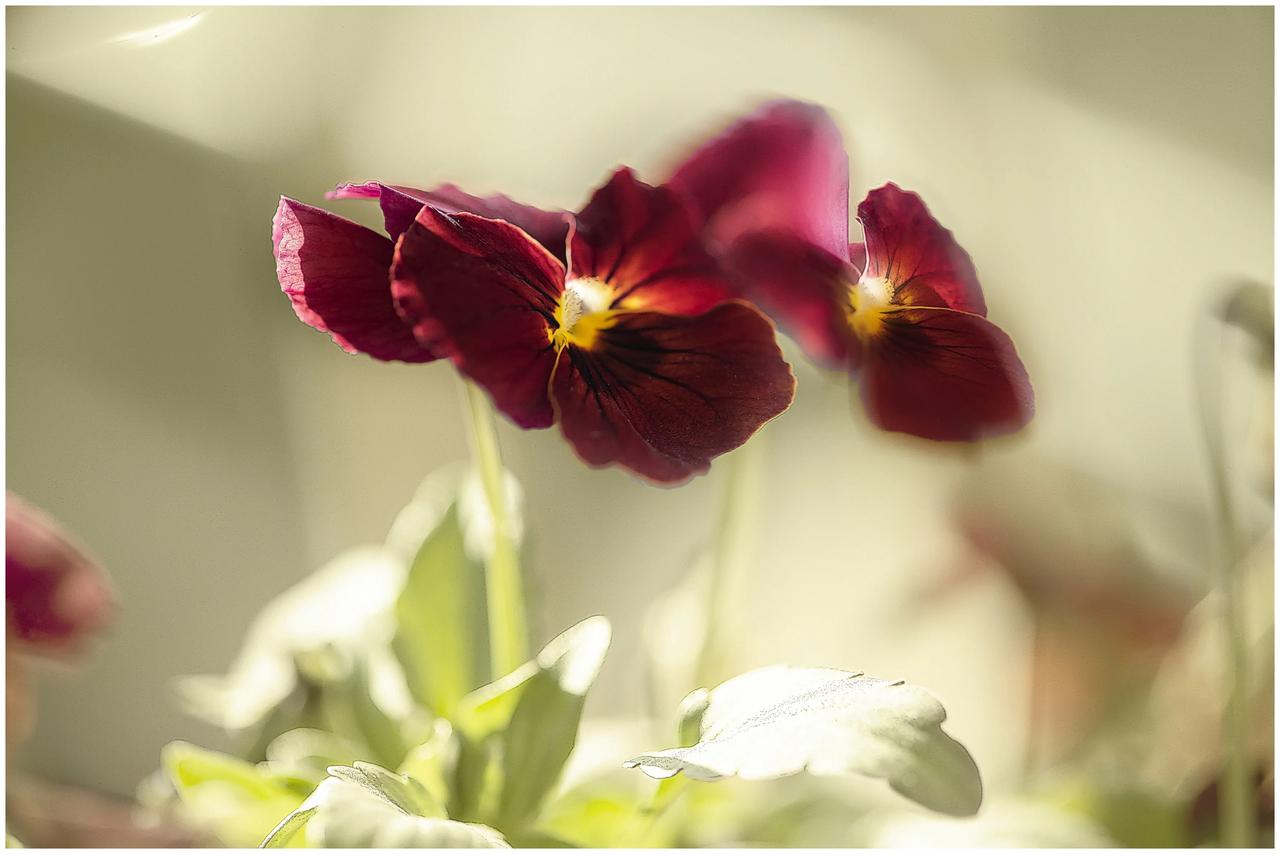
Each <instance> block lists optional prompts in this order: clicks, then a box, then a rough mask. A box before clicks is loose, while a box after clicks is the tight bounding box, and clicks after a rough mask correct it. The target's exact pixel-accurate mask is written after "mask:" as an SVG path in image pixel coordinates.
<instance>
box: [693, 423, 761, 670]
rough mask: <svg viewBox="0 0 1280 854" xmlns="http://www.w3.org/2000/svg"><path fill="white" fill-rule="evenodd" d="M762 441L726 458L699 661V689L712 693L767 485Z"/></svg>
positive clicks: (729, 633)
mask: <svg viewBox="0 0 1280 854" xmlns="http://www.w3.org/2000/svg"><path fill="white" fill-rule="evenodd" d="M763 442H764V437H763V436H762V435H760V434H756V435H755V436H754V437H753V438H752V439H751V441H749V442H747V443H746V444H745V445H743V446H742V447H741V448H738V449H737V450H736V451H734V452H733V453H731V454H729V455H728V456H727V457H725V459H724V463H723V464H724V466H725V467H726V469H727V472H726V477H725V481H724V492H723V494H722V495H721V497H720V514H719V517H718V519H717V520H716V529H715V538H714V540H713V541H712V548H711V567H710V569H711V578H710V583H709V585H708V589H707V603H706V607H707V611H706V627H707V629H706V630H707V634H706V638H705V639H704V641H703V644H702V652H701V654H700V655H699V656H698V667H697V671H696V673H697V677H698V685H700V686H703V687H707V688H711V687H714V686H715V685H716V684H717V683H719V682H721V681H723V680H724V678H725V676H726V674H724V673H723V672H722V668H723V667H724V665H725V649H726V646H727V643H728V638H729V636H730V635H731V634H732V629H733V626H734V624H735V623H736V622H737V621H736V620H735V618H734V615H733V614H732V613H731V612H730V606H731V605H732V603H733V599H734V594H735V593H736V592H737V590H738V589H739V585H740V582H741V580H742V577H743V575H744V573H745V571H746V566H747V556H748V555H749V553H750V552H751V546H752V543H753V540H754V538H753V536H752V534H753V533H754V530H755V522H756V518H755V517H756V512H757V510H758V509H759V506H760V493H761V487H762V484H763V480H764V477H763V468H764V459H765V456H764V444H763Z"/></svg>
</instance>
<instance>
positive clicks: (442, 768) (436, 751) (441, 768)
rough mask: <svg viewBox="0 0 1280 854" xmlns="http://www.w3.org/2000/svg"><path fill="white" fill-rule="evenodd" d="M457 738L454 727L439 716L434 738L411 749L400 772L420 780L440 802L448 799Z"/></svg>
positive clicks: (455, 760)
mask: <svg viewBox="0 0 1280 854" xmlns="http://www.w3.org/2000/svg"><path fill="white" fill-rule="evenodd" d="M457 754H458V740H457V738H455V737H454V734H453V727H451V726H450V725H449V722H448V721H446V720H445V719H443V718H437V719H436V721H435V724H434V731H433V732H432V734H431V738H429V739H428V740H427V741H425V742H423V743H422V744H420V745H418V746H417V747H415V748H413V749H412V750H410V751H409V753H408V755H407V756H405V758H404V762H403V763H401V765H400V773H401V774H404V775H405V776H407V777H411V778H413V779H414V780H416V781H418V782H419V783H421V784H422V785H423V787H425V788H426V790H427V791H428V792H430V793H431V797H433V798H434V799H435V800H436V802H437V803H440V804H446V803H448V801H449V779H450V777H451V776H452V774H453V769H454V767H455V765H456V763H457Z"/></svg>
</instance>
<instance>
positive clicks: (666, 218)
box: [569, 169, 729, 314]
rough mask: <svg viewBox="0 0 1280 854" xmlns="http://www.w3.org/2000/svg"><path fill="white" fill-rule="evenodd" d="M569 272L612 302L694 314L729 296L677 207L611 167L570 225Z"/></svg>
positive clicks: (670, 196) (666, 195) (665, 192)
mask: <svg viewBox="0 0 1280 854" xmlns="http://www.w3.org/2000/svg"><path fill="white" fill-rule="evenodd" d="M569 244H570V251H569V258H570V274H571V275H572V276H573V277H575V278H596V279H600V280H601V281H604V282H607V283H608V284H610V285H611V286H612V287H613V289H614V304H615V305H618V306H620V307H623V308H628V309H654V310H657V311H666V312H671V313H673V314H697V313H699V312H703V311H706V310H707V309H709V308H711V307H712V306H714V305H716V304H718V303H720V302H723V301H724V300H725V299H728V297H729V285H728V283H727V282H726V281H725V279H724V276H723V273H722V272H721V271H720V269H719V267H718V266H717V265H716V263H715V262H714V261H713V260H712V259H711V257H710V256H709V255H708V254H707V252H706V250H705V249H703V247H702V242H701V238H700V236H699V233H698V229H697V226H696V224H695V222H694V221H693V219H692V218H691V217H690V214H689V211H688V210H687V208H686V207H685V203H684V201H683V200H682V199H681V198H680V197H679V196H677V195H676V194H675V193H674V192H672V191H671V190H670V189H666V188H663V187H651V186H649V185H648V184H645V183H643V182H642V181H639V180H638V179H637V178H636V177H635V175H633V174H632V172H631V170H630V169H619V170H618V171H617V172H615V173H614V174H613V177H612V178H610V179H609V182H608V183H607V184H605V185H604V186H603V187H601V188H600V189H599V190H597V191H596V192H595V195H593V196H592V197H591V201H590V202H588V203H587V206H586V207H585V208H583V209H582V212H581V213H579V214H578V215H577V217H576V219H575V223H574V229H573V234H572V237H571V238H570V241H569Z"/></svg>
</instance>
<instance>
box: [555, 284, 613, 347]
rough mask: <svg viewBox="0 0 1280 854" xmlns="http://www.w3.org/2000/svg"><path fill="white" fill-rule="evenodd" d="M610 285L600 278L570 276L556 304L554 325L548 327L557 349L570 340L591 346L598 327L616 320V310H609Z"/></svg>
mask: <svg viewBox="0 0 1280 854" xmlns="http://www.w3.org/2000/svg"><path fill="white" fill-rule="evenodd" d="M612 304H613V288H611V287H609V285H608V284H606V283H605V282H602V281H601V280H600V279H571V280H569V281H568V282H566V283H565V286H564V293H562V294H561V295H560V303H559V305H557V306H556V311H555V321H556V325H555V326H554V327H552V328H550V329H548V330H547V334H548V335H549V336H550V338H551V343H552V344H554V345H555V348H556V350H563V349H564V348H565V347H567V346H568V345H570V344H572V345H574V346H575V347H581V348H583V349H590V348H591V347H592V345H594V344H595V342H596V336H598V335H599V334H600V330H602V329H608V328H609V327H610V326H613V324H614V323H616V322H617V318H616V314H617V312H614V311H610V310H609V306H611V305H612Z"/></svg>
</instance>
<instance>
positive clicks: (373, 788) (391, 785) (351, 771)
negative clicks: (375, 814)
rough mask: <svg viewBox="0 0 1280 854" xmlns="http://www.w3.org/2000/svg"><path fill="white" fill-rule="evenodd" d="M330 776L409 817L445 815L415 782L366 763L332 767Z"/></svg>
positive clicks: (419, 784) (425, 790)
mask: <svg viewBox="0 0 1280 854" xmlns="http://www.w3.org/2000/svg"><path fill="white" fill-rule="evenodd" d="M329 776H330V777H336V778H338V779H339V780H345V781H346V782H348V783H351V784H353V785H356V786H360V787H361V788H363V789H365V790H366V791H368V792H369V793H370V794H373V795H377V796H379V797H381V798H383V799H385V800H386V801H388V802H389V803H391V804H392V805H393V806H395V807H396V808H397V809H399V810H402V811H403V812H406V813H408V814H410V815H418V816H424V817H427V818H443V817H444V815H445V811H444V808H443V807H442V806H441V805H440V804H439V803H437V802H436V800H435V798H433V797H432V796H431V793H430V792H428V791H427V789H426V787H425V786H423V785H422V784H421V783H419V782H418V781H417V780H414V779H413V778H412V777H405V776H402V775H400V774H397V773H395V772H394V771H388V770H387V769H386V768H381V767H379V766H377V765H373V764H371V763H369V762H357V763H355V765H335V766H333V767H332V768H330V769H329Z"/></svg>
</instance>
